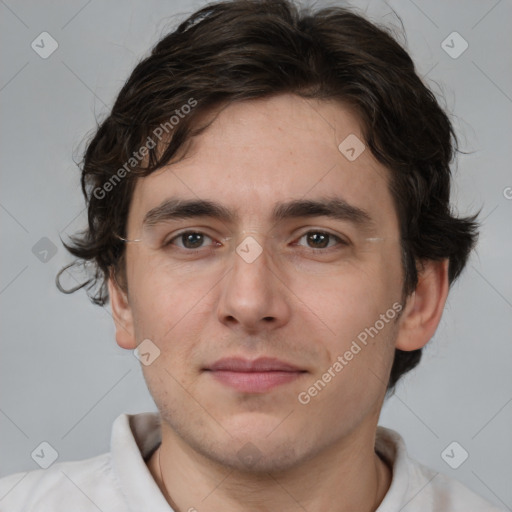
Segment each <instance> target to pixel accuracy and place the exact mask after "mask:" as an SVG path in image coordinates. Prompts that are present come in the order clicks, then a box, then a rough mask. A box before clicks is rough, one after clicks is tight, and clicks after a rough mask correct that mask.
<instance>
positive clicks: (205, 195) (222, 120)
mask: <svg viewBox="0 0 512 512" xmlns="http://www.w3.org/2000/svg"><path fill="white" fill-rule="evenodd" d="M204 117H205V120H208V121H209V120H210V119H211V117H210V118H209V117H208V116H207V115H205V116H204ZM189 144H190V145H189V146H188V150H187V154H186V156H185V158H183V159H182V160H180V161H178V162H176V163H171V164H168V165H166V166H165V167H163V168H162V169H159V170H158V171H155V172H154V173H152V174H150V175H149V176H147V177H145V178H139V179H138V181H137V183H136V186H135V190H134V194H133V198H132V203H131V208H130V216H129V225H132V227H133V225H135V226H136V225H140V224H141V223H142V220H143V219H144V217H145V215H146V214H147V213H148V212H149V211H150V210H151V209H153V208H155V207H157V206H158V205H159V204H161V203H162V202H163V201H165V200H166V199H167V198H169V197H174V198H175V197H180V198H183V199H187V200H191V199H206V200H212V201H215V202H218V203H221V204H223V205H225V206H226V208H228V209H230V210H232V211H233V212H236V214H237V215H236V217H237V219H239V220H240V219H244V218H245V217H250V218H251V219H254V221H255V222H257V223H261V222H264V221H265V220H267V219H268V220H271V216H272V214H273V213H275V208H276V205H277V204H278V203H282V202H285V201H290V200H297V199H311V200H314V199H316V198H320V197H327V196H329V197H333V196H334V197H339V198H341V199H343V200H344V201H346V202H347V203H349V204H351V205H353V206H355V207H358V208H360V209H362V210H365V211H368V212H370V213H371V214H372V216H374V217H375V218H376V220H377V221H379V222H380V223H381V224H386V222H387V223H388V224H389V226H388V227H389V228H392V227H393V225H395V227H396V217H395V212H394V206H393V202H392V198H391V194H390V192H389V186H388V181H389V171H388V170H387V169H386V168H385V167H384V166H382V165H381V164H380V163H379V162H377V161H376V159H375V158H374V157H373V155H372V154H371V152H370V151H369V150H368V149H364V146H363V135H362V131H361V126H360V123H359V120H358V117H357V115H356V114H355V113H354V111H353V110H351V109H349V108H348V107H347V106H345V105H343V104H341V103H339V102H335V101H320V100H310V99H303V98H300V97H298V96H295V95H289V94H283V95H277V96H274V97H270V98H261V99H257V100H250V101H244V102H236V103H231V104H229V105H228V106H225V107H224V108H222V109H221V110H220V111H219V112H218V113H217V116H216V118H215V119H214V121H213V123H212V124H211V125H210V127H209V128H207V129H206V131H204V132H203V133H202V134H201V135H199V136H197V137H193V138H192V139H191V140H190V143H189ZM340 144H341V146H340ZM347 148H348V149H349V150H350V149H351V148H354V151H352V152H349V153H347V152H346V150H347ZM361 151H362V152H361ZM354 153H355V155H356V156H357V155H358V156H357V158H355V159H353V158H347V155H348V156H350V157H352V156H353V155H354ZM359 153H360V154H359Z"/></svg>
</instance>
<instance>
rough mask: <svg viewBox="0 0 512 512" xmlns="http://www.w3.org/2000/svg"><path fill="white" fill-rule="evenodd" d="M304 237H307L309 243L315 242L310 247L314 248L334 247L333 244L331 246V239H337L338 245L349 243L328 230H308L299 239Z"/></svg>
mask: <svg viewBox="0 0 512 512" xmlns="http://www.w3.org/2000/svg"><path fill="white" fill-rule="evenodd" d="M304 237H306V243H307V244H308V245H309V244H313V247H310V248H311V249H312V250H322V249H326V248H327V249H330V248H331V247H333V245H330V246H329V242H330V241H337V242H338V245H348V243H347V242H345V240H343V239H342V238H340V237H339V236H336V235H333V234H332V233H329V232H326V231H308V232H307V233H304V234H303V235H302V236H301V237H300V238H299V240H302V239H303V238H304ZM334 245H336V244H334ZM324 252H325V251H324Z"/></svg>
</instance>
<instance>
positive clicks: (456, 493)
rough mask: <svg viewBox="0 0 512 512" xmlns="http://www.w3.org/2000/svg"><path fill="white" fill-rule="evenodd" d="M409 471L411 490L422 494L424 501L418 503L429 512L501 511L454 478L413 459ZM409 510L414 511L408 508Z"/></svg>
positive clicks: (421, 508)
mask: <svg viewBox="0 0 512 512" xmlns="http://www.w3.org/2000/svg"><path fill="white" fill-rule="evenodd" d="M410 470H411V490H412V491H414V492H416V493H422V494H424V499H423V500H421V499H420V500H419V503H420V504H421V503H422V502H423V503H425V505H428V507H430V508H429V510H430V509H431V510H435V511H439V512H500V511H503V509H500V508H497V507H496V506H494V505H493V504H491V503H490V502H488V501H487V500H485V499H484V498H483V497H482V496H480V495H478V494H476V493H475V492H473V491H472V490H471V489H469V488H468V487H466V486H465V485H464V484H462V483H461V482H459V481H458V480H456V479H455V478H452V477H450V476H447V475H445V474H443V473H440V472H437V471H434V470H432V469H430V468H428V467H426V466H424V465H423V464H420V463H419V462H417V461H415V460H413V459H410ZM408 510H409V509H408V508H406V509H405V511H408ZM410 510H411V511H412V510H416V509H414V508H410ZM417 510H424V508H423V507H422V506H420V508H418V509H417ZM405 511H404V512H405Z"/></svg>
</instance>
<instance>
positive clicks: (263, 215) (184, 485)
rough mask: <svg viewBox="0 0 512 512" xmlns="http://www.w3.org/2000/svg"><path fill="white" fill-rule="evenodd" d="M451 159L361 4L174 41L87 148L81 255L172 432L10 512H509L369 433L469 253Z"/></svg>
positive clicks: (12, 481) (225, 7)
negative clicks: (358, 10)
mask: <svg viewBox="0 0 512 512" xmlns="http://www.w3.org/2000/svg"><path fill="white" fill-rule="evenodd" d="M454 142H455V138H454V135H453V131H452V127H451V125H450V122H449V120H448V118H447V116H446V114H445V113H444V112H443V111H442V110H441V109H440V107H439V106H438V104H437V102H436V100H435V98H434V96H433V95H432V93H431V92H430V91H429V90H428V89H427V88H426V87H425V85H424V84H423V83H422V81H421V80H420V79H419V77H418V76H417V75H416V73H415V71H414V66H413V63H412V62H411V60H410V58H409V56H408V55H407V53H406V52H405V51H404V50H403V49H402V48H401V47H400V46H399V45H398V44H397V43H396V42H395V41H394V40H393V39H392V38H391V37H390V36H389V35H388V34H387V33H386V32H385V31H384V30H383V29H380V28H378V27H376V26H374V25H372V24H371V23H369V22H368V21H366V20H365V19H363V18H361V17H359V16H358V15H356V14H354V13H351V12H350V11H348V10H345V9H341V8H330V9H327V10H323V11H319V12H316V13H308V12H306V11H303V12H302V13H301V12H299V11H298V10H297V8H296V7H295V6H294V5H293V4H291V3H288V2H286V1H285V0H279V1H274V0H272V1H243V0H238V1H232V2H224V3H217V4H212V5H210V6H207V7H205V8H203V9H201V10H200V11H198V12H197V13H195V14H194V15H192V16H191V17H190V18H189V19H188V20H186V21H185V22H183V23H182V24H181V25H180V26H179V27H178V28H177V30H176V31H175V32H173V33H171V34H169V35H168V36H167V37H165V38H164V39H162V40H161V41H160V42H159V43H158V44H157V46H156V47H155V48H154V49H153V51H152V53H151V55H150V56H149V57H148V58H147V59H145V60H144V61H142V62H141V63H140V64H139V65H138V66H137V67H136V69H135V70H134V71H133V73H132V75H131V77H130V78H129V80H128V81H127V83H126V84H125V86H124V87H123V89H122V90H121V92H120V94H119V96H118V98H117V100H116V102H115V105H114V107H113V109H112V112H111V114H110V116H109V117H108V118H107V119H106V120H105V121H104V122H103V123H102V124H101V126H100V127H99V129H98V131H97V133H96V135H95V137H94V138H93V140H92V141H91V142H90V144H89V146H88V148H87V150H86V153H85V157H84V161H83V174H82V186H83V191H84V194H85V197H86V200H87V204H88V209H89V229H88V230H87V231H86V232H85V233H83V234H82V235H80V236H76V237H74V239H73V241H74V245H72V246H68V245H66V247H67V248H68V249H69V250H70V252H71V253H72V254H73V255H75V256H77V257H78V258H79V259H80V260H83V261H91V262H92V263H94V264H95V265H96V268H97V272H96V273H95V275H94V277H92V278H91V279H90V280H89V281H87V282H86V283H83V284H82V285H81V286H79V287H77V288H76V289H78V288H81V287H83V286H87V287H88V289H89V290H91V291H92V292H93V293H91V298H92V300H93V301H94V302H95V303H97V304H99V305H103V304H105V303H106V301H107V300H109V299H110V300H111V306H112V312H113V316H114V321H115V325H116V340H117V343H118V344H119V345H120V346H121V347H123V348H125V349H128V350H137V354H138V356H139V358H140V360H141V362H142V364H143V366H142V368H143V371H144V376H145V379H146V382H147V385H148V388H149V390H150V392H151V394H152V396H153V398H154V400H155V403H156V405H157V407H158V410H159V415H156V414H151V413H143V414H138V415H122V416H120V417H119V418H118V419H117V420H116V422H115V424H114V427H113V433H112V451H111V453H108V454H103V455H99V456H97V457H94V458H92V459H88V460H85V461H75V462H63V463H58V464H54V465H53V466H51V467H50V468H49V469H47V470H39V471H31V472H30V473H28V474H26V475H25V476H22V475H20V474H17V475H11V476H9V477H7V478H4V479H2V480H1V481H0V490H1V494H0V495H2V496H4V495H5V498H4V499H3V500H2V502H0V503H1V504H2V510H5V511H6V512H9V511H17V510H24V511H28V510H34V511H35V510H52V511H58V510H84V511H85V510H87V511H89V510H102V511H104V512H107V511H121V510H123V511H124V510H130V511H139V510H151V511H155V510H162V511H164V510H167V511H168V510H174V511H176V512H178V511H181V512H183V511H194V510H197V511H200V512H202V511H210V512H212V511H219V510H222V511H227V512H229V511H231V510H237V511H240V510H284V511H296V510H307V511H309V512H314V511H320V510H330V511H337V512H348V511H359V512H365V511H368V512H369V511H376V510H378V511H379V512H391V511H398V510H402V511H405V512H407V511H421V512H428V511H436V512H439V511H446V512H448V511H450V512H452V511H462V510H464V511H469V510H471V511H475V512H476V511H484V510H485V511H492V510H497V509H496V508H493V507H492V505H491V504H490V503H487V502H486V501H485V500H484V499H483V498H481V497H479V496H477V495H476V494H474V493H473V492H472V491H470V490H469V489H467V488H466V487H464V486H463V485H462V484H460V483H458V482H457V481H455V480H452V479H450V478H448V477H445V476H443V475H441V474H437V473H435V472H433V471H431V470H429V469H427V468H425V467H424V466H422V465H420V464H419V463H417V462H415V461H413V460H411V459H410V458H409V457H408V456H407V453H406V450H405V445H404V443H403V440H402V438H401V437H400V435H399V434H398V433H396V432H394V431H392V430H390V429H385V428H383V427H377V422H378V418H379V413H380V410H381V407H382V404H383V401H384V399H385V396H386V393H391V392H392V391H393V389H394V386H395V385H396V383H397V381H398V379H399V378H400V377H401V376H402V375H403V374H405V373H406V372H407V371H409V370H410V369H412V368H413V367H415V366H416V365H417V364H418V362H419V360H420V356H421V349H422V347H424V346H425V344H426V343H427V342H428V341H429V340H430V339H431V338H432V336H433V334H434V332H435V330H436V328H437V326H438V324H439V321H440V318H441V315H442V311H443V307H444V305H445V301H446V298H447V294H448V289H449V285H450V284H451V283H453V281H454V280H455V279H456V278H457V277H458V275H459V274H460V272H461V271H462V269H463V267H464V264H465V262H466V259H467V257H468V254H469V252H470V250H471V248H472V247H473V245H474V243H475V240H476V227H477V225H476V216H474V217H471V218H465V219H461V218H456V217H454V216H452V215H451V213H450V205H449V195H450V194H449V191H450V170H449V164H450V162H451V159H452V156H453V151H454V146H453V143H454ZM97 286H99V288H98V287H97ZM95 287H96V288H95ZM76 289H74V290H70V291H75V290H76Z"/></svg>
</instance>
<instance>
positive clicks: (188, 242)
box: [164, 231, 217, 252]
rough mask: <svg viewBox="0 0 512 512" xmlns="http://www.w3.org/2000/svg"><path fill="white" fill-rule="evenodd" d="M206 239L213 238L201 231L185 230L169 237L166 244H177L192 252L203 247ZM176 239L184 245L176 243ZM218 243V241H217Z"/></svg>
mask: <svg viewBox="0 0 512 512" xmlns="http://www.w3.org/2000/svg"><path fill="white" fill-rule="evenodd" d="M205 239H209V240H212V241H213V239H212V238H211V237H209V236H208V235H206V234H204V233H201V232H200V231H184V232H183V233H180V234H178V235H176V236H175V237H173V238H171V239H169V240H168V241H167V242H166V243H165V244H164V245H165V246H169V245H177V246H178V247H179V248H180V249H183V250H187V251H189V252H192V251H194V250H197V249H200V248H202V244H203V242H204V241H205ZM175 240H178V241H181V242H182V244H183V245H179V244H176V243H174V241H175ZM216 243H217V242H216Z"/></svg>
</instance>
